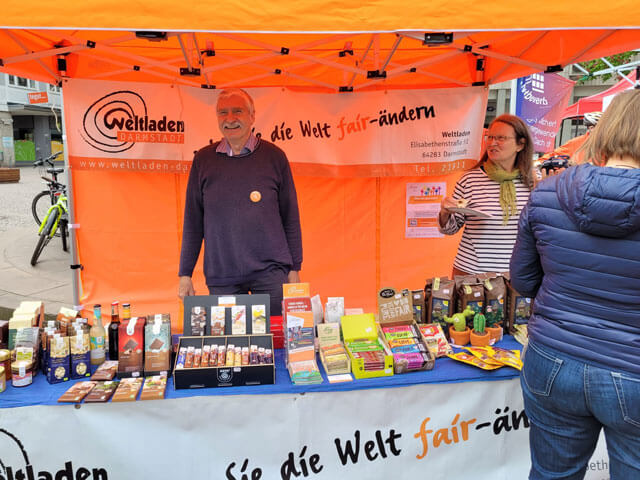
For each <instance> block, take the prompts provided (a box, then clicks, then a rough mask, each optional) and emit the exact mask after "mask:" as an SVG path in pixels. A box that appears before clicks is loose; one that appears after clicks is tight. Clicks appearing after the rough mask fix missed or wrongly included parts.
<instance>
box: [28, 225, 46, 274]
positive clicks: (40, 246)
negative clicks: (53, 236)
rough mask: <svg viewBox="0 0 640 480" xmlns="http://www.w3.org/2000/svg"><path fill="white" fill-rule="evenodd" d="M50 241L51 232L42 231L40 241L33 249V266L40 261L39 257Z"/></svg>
mask: <svg viewBox="0 0 640 480" xmlns="http://www.w3.org/2000/svg"><path fill="white" fill-rule="evenodd" d="M47 243H49V233H48V232H47V233H45V232H42V233H41V234H40V238H38V243H37V244H36V249H35V250H34V251H33V255H31V266H32V267H35V265H36V263H37V262H38V258H39V257H40V254H41V253H42V250H44V247H45V246H46V245H47Z"/></svg>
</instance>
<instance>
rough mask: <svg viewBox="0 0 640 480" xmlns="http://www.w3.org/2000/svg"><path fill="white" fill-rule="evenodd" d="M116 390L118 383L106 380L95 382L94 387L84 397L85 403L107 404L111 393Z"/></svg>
mask: <svg viewBox="0 0 640 480" xmlns="http://www.w3.org/2000/svg"><path fill="white" fill-rule="evenodd" d="M116 388H118V382H116V381H112V380H107V381H104V382H97V383H96V386H95V387H93V389H91V391H90V392H89V394H88V395H87V396H86V397H84V402H85V403H103V402H108V401H109V400H110V399H111V397H112V396H113V393H114V392H115V391H116Z"/></svg>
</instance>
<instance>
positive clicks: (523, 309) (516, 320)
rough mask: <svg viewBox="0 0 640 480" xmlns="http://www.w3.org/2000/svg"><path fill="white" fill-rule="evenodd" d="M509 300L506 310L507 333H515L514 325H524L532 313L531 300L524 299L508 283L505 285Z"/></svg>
mask: <svg viewBox="0 0 640 480" xmlns="http://www.w3.org/2000/svg"><path fill="white" fill-rule="evenodd" d="M507 287H508V291H509V300H508V308H507V331H508V332H509V333H510V334H514V333H515V328H514V326H515V325H526V324H527V323H529V317H531V314H532V313H533V299H532V298H529V297H525V296H524V295H521V294H520V293H518V291H517V290H516V289H515V288H513V286H512V285H511V283H510V282H508V283H507Z"/></svg>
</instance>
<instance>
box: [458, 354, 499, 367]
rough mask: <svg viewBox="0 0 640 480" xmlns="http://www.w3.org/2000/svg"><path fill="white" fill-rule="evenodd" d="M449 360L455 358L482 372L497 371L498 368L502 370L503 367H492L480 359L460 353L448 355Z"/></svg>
mask: <svg viewBox="0 0 640 480" xmlns="http://www.w3.org/2000/svg"><path fill="white" fill-rule="evenodd" d="M447 356H448V357H449V358H453V359H454V360H457V361H459V362H462V363H468V364H469V365H473V366H474V367H478V368H481V369H482V370H496V369H498V368H502V365H491V364H488V363H486V362H483V361H482V360H480V359H479V358H478V357H475V356H473V355H471V354H469V353H465V352H458V353H452V354H450V355H447Z"/></svg>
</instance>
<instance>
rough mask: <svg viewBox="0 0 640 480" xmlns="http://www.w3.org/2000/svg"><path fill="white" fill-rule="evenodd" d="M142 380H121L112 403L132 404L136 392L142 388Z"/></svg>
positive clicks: (136, 394) (138, 378)
mask: <svg viewBox="0 0 640 480" xmlns="http://www.w3.org/2000/svg"><path fill="white" fill-rule="evenodd" d="M142 382H143V379H142V378H140V377H137V378H123V379H121V380H120V382H119V384H118V388H116V391H115V393H114V394H113V397H112V399H111V401H112V402H133V401H135V399H136V397H137V396H138V392H139V391H140V388H141V387H142Z"/></svg>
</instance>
